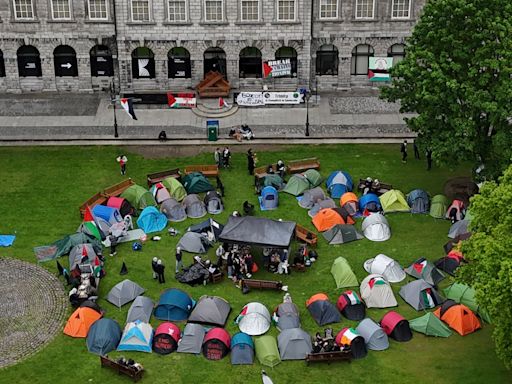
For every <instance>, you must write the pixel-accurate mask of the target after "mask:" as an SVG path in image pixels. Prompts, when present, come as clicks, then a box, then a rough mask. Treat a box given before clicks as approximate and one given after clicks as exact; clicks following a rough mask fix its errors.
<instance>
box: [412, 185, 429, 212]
mask: <svg viewBox="0 0 512 384" xmlns="http://www.w3.org/2000/svg"><path fill="white" fill-rule="evenodd" d="M407 204H409V207H411V213H429V212H430V198H429V196H428V193H427V192H425V191H424V190H423V189H415V190H413V191H411V192H409V194H408V195H407Z"/></svg>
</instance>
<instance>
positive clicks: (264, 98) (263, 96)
mask: <svg viewBox="0 0 512 384" xmlns="http://www.w3.org/2000/svg"><path fill="white" fill-rule="evenodd" d="M302 102H304V95H303V94H302V93H300V92H299V91H295V92H240V93H239V94H238V96H237V97H236V103H237V104H238V105H241V106H245V107H257V106H261V105H272V104H274V105H277V104H300V103H302Z"/></svg>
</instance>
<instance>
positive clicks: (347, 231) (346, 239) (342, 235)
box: [322, 224, 364, 245]
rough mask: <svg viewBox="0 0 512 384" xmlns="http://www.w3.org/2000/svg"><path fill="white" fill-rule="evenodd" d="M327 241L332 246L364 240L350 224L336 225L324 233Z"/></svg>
mask: <svg viewBox="0 0 512 384" xmlns="http://www.w3.org/2000/svg"><path fill="white" fill-rule="evenodd" d="M322 236H323V237H324V239H325V240H327V242H328V243H329V244H331V245H334V244H344V243H350V242H351V241H356V240H361V239H363V238H364V236H363V235H361V234H360V233H359V232H358V231H357V229H356V228H355V227H354V226H353V225H350V224H336V225H335V226H334V227H332V228H331V229H328V230H327V231H325V232H323V233H322Z"/></svg>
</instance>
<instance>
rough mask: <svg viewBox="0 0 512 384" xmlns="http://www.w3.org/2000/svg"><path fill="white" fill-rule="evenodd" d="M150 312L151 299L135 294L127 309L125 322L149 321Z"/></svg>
mask: <svg viewBox="0 0 512 384" xmlns="http://www.w3.org/2000/svg"><path fill="white" fill-rule="evenodd" d="M151 313H153V301H152V300H151V299H150V298H149V297H146V296H137V297H136V298H135V300H134V301H133V303H132V305H131V306H130V309H129V310H128V315H127V316H126V322H127V323H133V322H135V321H137V320H139V321H142V322H143V323H149V319H150V318H151Z"/></svg>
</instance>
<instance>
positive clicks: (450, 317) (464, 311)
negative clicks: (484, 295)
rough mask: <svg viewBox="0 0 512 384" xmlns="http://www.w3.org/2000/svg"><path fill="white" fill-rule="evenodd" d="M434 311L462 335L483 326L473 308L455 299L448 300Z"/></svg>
mask: <svg viewBox="0 0 512 384" xmlns="http://www.w3.org/2000/svg"><path fill="white" fill-rule="evenodd" d="M433 313H434V315H436V316H437V317H438V318H439V319H441V320H442V321H444V322H445V323H446V324H448V325H449V326H450V328H452V329H453V330H454V331H456V332H457V333H458V334H459V335H461V336H465V335H468V334H470V333H473V332H475V331H476V330H478V329H480V328H481V327H482V326H481V324H480V321H479V320H478V318H477V317H476V316H475V314H474V313H473V311H471V309H469V308H468V307H466V306H465V305H463V304H457V303H456V302H455V301H453V300H446V301H445V302H444V303H443V305H442V306H441V307H439V308H437V309H436V310H435V311H434V312H433Z"/></svg>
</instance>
